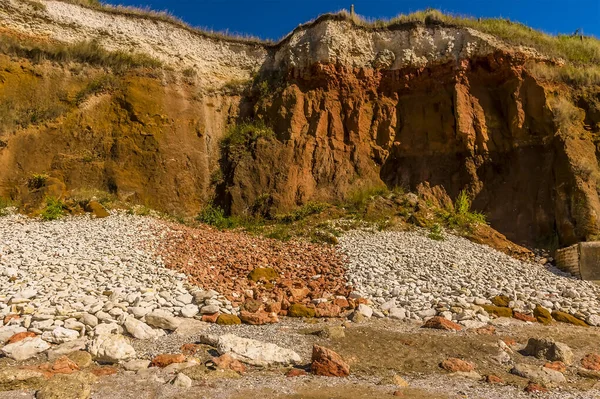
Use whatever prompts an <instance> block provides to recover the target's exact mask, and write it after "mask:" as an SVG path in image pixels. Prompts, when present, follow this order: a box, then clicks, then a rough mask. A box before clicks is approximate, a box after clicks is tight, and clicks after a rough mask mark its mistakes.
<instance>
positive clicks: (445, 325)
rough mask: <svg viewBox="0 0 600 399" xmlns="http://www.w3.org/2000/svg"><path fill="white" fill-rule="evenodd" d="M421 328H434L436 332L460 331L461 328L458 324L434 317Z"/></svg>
mask: <svg viewBox="0 0 600 399" xmlns="http://www.w3.org/2000/svg"><path fill="white" fill-rule="evenodd" d="M421 328H434V329H437V330H446V331H460V330H462V326H461V325H460V324H456V323H455V322H453V321H450V320H448V319H446V318H445V317H440V316H434V317H432V318H431V319H429V320H427V321H426V322H425V324H423V325H422V326H421Z"/></svg>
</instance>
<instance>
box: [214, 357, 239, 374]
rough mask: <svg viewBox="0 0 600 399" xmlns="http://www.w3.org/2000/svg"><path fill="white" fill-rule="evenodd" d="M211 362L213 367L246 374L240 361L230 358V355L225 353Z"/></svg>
mask: <svg viewBox="0 0 600 399" xmlns="http://www.w3.org/2000/svg"><path fill="white" fill-rule="evenodd" d="M212 360H213V362H214V363H215V365H216V366H217V367H218V368H220V369H223V370H227V369H229V370H233V371H235V372H237V373H240V374H242V373H245V372H246V366H244V365H243V364H242V363H241V362H240V361H238V360H236V359H234V358H233V357H231V355H230V354H228V353H225V354H223V355H221V356H219V357H214V358H213V359H212Z"/></svg>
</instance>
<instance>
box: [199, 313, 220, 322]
mask: <svg viewBox="0 0 600 399" xmlns="http://www.w3.org/2000/svg"><path fill="white" fill-rule="evenodd" d="M218 318H219V313H213V314H203V315H202V321H204V322H206V323H216V322H217V319H218Z"/></svg>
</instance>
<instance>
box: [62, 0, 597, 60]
mask: <svg viewBox="0 0 600 399" xmlns="http://www.w3.org/2000/svg"><path fill="white" fill-rule="evenodd" d="M59 1H62V2H65V3H71V4H78V5H81V6H84V7H88V8H93V9H97V10H100V11H104V12H108V13H113V14H118V15H124V16H128V17H134V18H149V19H153V20H158V21H163V22H168V23H171V24H173V25H175V26H178V27H180V28H183V29H186V30H188V31H190V32H192V33H196V34H201V35H203V36H206V37H213V38H217V39H225V40H234V41H242V42H247V43H255V44H273V42H271V41H268V40H261V39H258V38H256V37H251V36H240V35H234V34H230V33H229V32H214V31H210V30H205V29H199V28H193V27H191V26H190V25H188V24H186V23H185V22H183V21H182V20H180V19H179V18H177V17H175V16H173V15H171V14H169V13H168V12H164V11H153V10H151V9H148V8H146V9H143V8H135V7H124V6H113V5H107V4H102V3H101V2H99V1H97V0H59ZM326 19H345V20H348V21H352V22H354V23H355V24H356V25H358V26H362V27H365V28H369V29H399V28H402V27H403V26H404V25H406V24H414V23H421V24H425V25H432V24H443V25H450V26H458V27H468V28H473V29H477V30H479V31H481V32H484V33H488V34H490V35H493V36H496V37H498V38H500V39H502V40H504V41H506V42H507V43H509V44H512V45H517V46H519V45H523V46H528V47H532V48H535V49H537V50H538V51H540V52H541V53H544V54H546V55H548V56H552V57H561V58H564V59H565V60H568V61H570V62H573V63H578V64H594V63H600V40H598V39H596V38H593V37H586V36H582V37H580V35H557V36H554V35H549V34H546V33H544V32H541V31H538V30H535V29H533V28H530V27H528V26H527V25H524V24H522V23H519V22H513V21H510V20H508V19H504V18H472V17H467V16H458V15H452V14H444V13H442V12H441V11H439V10H434V9H427V10H424V11H416V12H413V13H411V14H401V15H398V16H396V17H394V18H391V19H389V20H382V19H378V20H369V19H367V18H364V17H361V16H359V15H357V14H353V15H352V14H350V13H349V12H348V11H346V10H343V11H340V12H338V13H337V14H325V15H322V16H320V17H319V18H317V19H315V20H314V21H312V22H308V23H306V24H304V25H301V26H300V27H298V28H297V29H296V30H298V29H303V28H306V27H310V26H311V25H313V24H315V23H318V22H320V21H322V20H326ZM291 34H293V32H292V33H290V34H288V35H287V36H286V37H285V38H284V39H282V40H281V41H279V43H278V44H280V43H282V42H285V40H286V38H288V37H290V36H291Z"/></svg>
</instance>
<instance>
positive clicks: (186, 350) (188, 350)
mask: <svg viewBox="0 0 600 399" xmlns="http://www.w3.org/2000/svg"><path fill="white" fill-rule="evenodd" d="M200 349H202V346H201V345H197V344H183V345H181V348H179V350H180V351H181V353H183V354H184V355H185V356H193V355H195V354H196V353H198V351H200Z"/></svg>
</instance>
